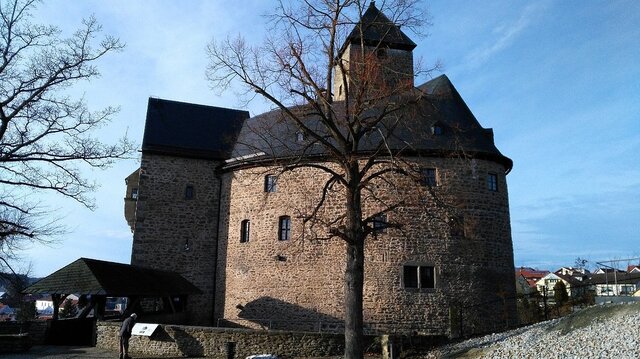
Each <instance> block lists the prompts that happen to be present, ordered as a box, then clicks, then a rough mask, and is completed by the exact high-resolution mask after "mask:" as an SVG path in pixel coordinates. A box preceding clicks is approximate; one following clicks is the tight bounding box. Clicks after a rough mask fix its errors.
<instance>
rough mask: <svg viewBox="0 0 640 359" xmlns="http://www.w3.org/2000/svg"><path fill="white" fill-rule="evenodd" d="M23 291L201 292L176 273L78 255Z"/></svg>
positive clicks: (123, 294) (170, 294)
mask: <svg viewBox="0 0 640 359" xmlns="http://www.w3.org/2000/svg"><path fill="white" fill-rule="evenodd" d="M24 293H28V294H71V293H78V294H92V295H107V296H113V297H127V296H158V297H164V296H177V295H185V294H199V293H201V291H200V290H199V289H198V288H197V287H196V286H194V285H193V284H191V283H190V282H189V281H187V280H186V279H185V278H184V277H182V276H181V275H180V274H178V273H174V272H169V271H162V270H157V269H150V268H144V267H139V266H134V265H129V264H122V263H115V262H107V261H101V260H97V259H90V258H80V259H78V260H76V261H75V262H73V263H71V264H69V265H67V266H65V267H63V268H61V269H59V270H57V271H56V272H54V273H52V274H51V275H49V276H47V277H45V278H43V279H41V280H39V281H38V282H36V283H34V284H32V285H30V286H29V287H27V288H26V289H25V290H24Z"/></svg>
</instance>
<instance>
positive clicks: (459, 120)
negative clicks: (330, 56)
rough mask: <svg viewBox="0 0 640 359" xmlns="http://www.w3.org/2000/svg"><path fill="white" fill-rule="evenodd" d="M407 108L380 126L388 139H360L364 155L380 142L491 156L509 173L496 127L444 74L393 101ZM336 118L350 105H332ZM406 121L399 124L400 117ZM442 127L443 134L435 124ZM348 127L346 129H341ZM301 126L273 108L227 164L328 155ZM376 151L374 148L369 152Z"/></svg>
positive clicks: (418, 151) (314, 124) (310, 121)
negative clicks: (482, 119) (307, 139)
mask: <svg viewBox="0 0 640 359" xmlns="http://www.w3.org/2000/svg"><path fill="white" fill-rule="evenodd" d="M389 100H390V101H395V102H397V103H398V104H402V103H405V104H406V105H405V106H402V108H401V109H400V110H399V111H397V112H396V113H394V114H393V115H392V116H389V118H387V119H386V120H383V121H382V123H381V124H380V126H379V127H380V128H383V129H386V128H389V129H390V130H389V133H388V134H387V135H386V138H384V139H383V138H381V134H380V132H379V131H373V132H372V133H370V134H368V135H367V136H366V138H364V139H363V140H362V141H361V143H359V146H360V147H359V148H358V151H360V152H361V153H362V154H366V153H368V152H367V151H374V150H375V148H377V146H378V144H379V143H380V141H382V140H384V142H385V145H386V146H387V147H388V148H389V149H391V150H395V151H398V153H403V154H404V155H405V156H412V155H427V156H443V155H449V154H454V153H455V154H458V155H464V156H470V157H471V158H478V159H486V160H491V161H494V162H497V163H500V164H502V165H503V166H504V168H505V171H506V172H509V171H510V170H511V168H512V167H513V161H511V159H509V158H507V157H505V156H504V155H502V153H500V151H499V150H498V149H497V148H496V146H495V144H494V139H493V130H491V129H485V128H483V127H482V126H481V125H480V123H479V122H478V120H476V118H475V116H474V115H473V113H471V110H469V108H468V107H467V105H466V104H465V102H464V100H462V97H460V94H458V91H456V89H455V88H454V87H453V85H452V84H451V82H450V81H449V79H448V78H447V77H446V76H444V75H442V76H439V77H437V78H435V79H433V80H431V81H429V82H427V83H425V84H423V85H421V86H419V87H418V88H417V89H413V90H411V91H409V92H408V93H406V94H404V95H400V96H397V97H396V98H393V99H391V98H390V99H389ZM381 103H382V102H380V103H378V104H377V105H372V107H371V109H369V110H367V113H363V115H364V116H370V117H375V116H376V113H377V112H379V111H380V104H381ZM332 106H333V113H334V115H335V116H336V117H340V116H345V114H346V109H345V106H346V104H345V103H344V101H337V102H334V103H333V104H332ZM290 110H291V112H294V113H299V114H300V116H301V117H302V118H304V121H306V125H307V127H309V128H311V129H313V131H314V132H316V133H320V134H321V133H323V132H326V131H327V130H326V126H324V125H323V124H322V123H321V121H320V119H319V117H318V116H317V115H315V114H313V111H308V110H305V107H304V106H298V107H292V108H290ZM306 112H309V113H310V114H308V115H307V114H306ZM398 119H402V120H401V121H400V122H399V123H396V120H398ZM434 125H437V126H438V127H440V130H441V131H439V134H438V135H436V134H435V133H434V131H433V126H434ZM340 129H341V130H344V131H345V133H346V131H347V130H346V129H345V128H340ZM299 130H300V129H299V128H298V127H297V125H295V124H294V123H293V121H291V120H289V119H288V114H287V113H286V112H284V111H281V110H274V111H270V112H267V113H264V114H261V115H258V116H255V117H252V118H250V119H248V120H247V121H245V123H244V126H243V129H242V131H241V132H240V135H239V136H238V140H237V142H236V145H235V147H234V150H233V155H232V156H233V158H232V159H230V160H229V161H227V168H229V167H233V166H242V165H247V164H249V163H252V162H253V163H256V162H260V161H270V160H275V159H279V158H302V157H306V158H309V157H318V156H322V155H326V153H325V148H324V146H321V145H318V146H309V145H307V144H306V143H302V144H301V143H297V142H296V138H297V136H296V133H297V131H299ZM369 153H370V152H369Z"/></svg>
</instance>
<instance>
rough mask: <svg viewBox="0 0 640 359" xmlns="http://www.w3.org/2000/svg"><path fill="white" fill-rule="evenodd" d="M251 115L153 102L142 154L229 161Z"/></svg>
mask: <svg viewBox="0 0 640 359" xmlns="http://www.w3.org/2000/svg"><path fill="white" fill-rule="evenodd" d="M247 118H249V113H248V112H247V111H239V110H232V109H228V108H221V107H213V106H205V105H196V104H192V103H185V102H177V101H169V100H162V99H157V98H149V105H148V107H147V120H146V124H145V128H144V137H143V140H142V151H149V152H158V153H163V154H172V155H178V156H188V157H198V158H208V159H225V158H227V157H228V155H229V153H230V151H231V149H232V148H233V144H234V142H235V140H236V137H237V136H238V132H239V131H240V128H241V127H242V123H243V122H244V120H245V119H247Z"/></svg>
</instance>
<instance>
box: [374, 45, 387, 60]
mask: <svg viewBox="0 0 640 359" xmlns="http://www.w3.org/2000/svg"><path fill="white" fill-rule="evenodd" d="M376 57H377V58H378V59H386V58H387V49H385V48H380V49H377V50H376Z"/></svg>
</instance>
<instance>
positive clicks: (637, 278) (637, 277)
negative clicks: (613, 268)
mask: <svg viewBox="0 0 640 359" xmlns="http://www.w3.org/2000/svg"><path fill="white" fill-rule="evenodd" d="M588 282H589V283H591V284H614V283H616V282H617V283H618V284H640V273H635V272H634V273H626V272H617V273H613V272H610V273H600V274H594V275H592V276H591V278H589V281H588Z"/></svg>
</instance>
